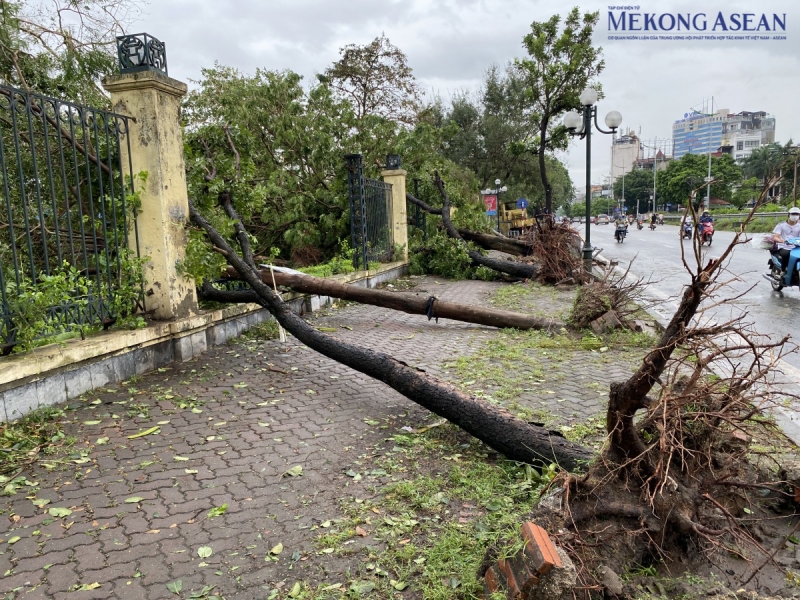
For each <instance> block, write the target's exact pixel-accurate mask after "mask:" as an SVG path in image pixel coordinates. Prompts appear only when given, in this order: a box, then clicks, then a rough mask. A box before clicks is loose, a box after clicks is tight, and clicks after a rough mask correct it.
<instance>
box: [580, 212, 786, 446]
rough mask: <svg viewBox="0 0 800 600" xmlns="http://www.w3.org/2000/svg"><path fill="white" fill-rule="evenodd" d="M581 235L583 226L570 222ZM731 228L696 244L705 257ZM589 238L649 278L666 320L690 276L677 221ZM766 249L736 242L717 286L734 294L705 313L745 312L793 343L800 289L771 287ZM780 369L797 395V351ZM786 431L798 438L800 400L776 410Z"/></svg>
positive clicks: (599, 230)
mask: <svg viewBox="0 0 800 600" xmlns="http://www.w3.org/2000/svg"><path fill="white" fill-rule="evenodd" d="M573 227H575V228H576V229H578V230H579V231H580V233H581V235H583V234H584V232H585V225H583V224H581V225H578V224H574V225H573ZM733 235H734V234H733V233H732V232H729V231H717V232H716V233H715V234H714V241H713V242H712V244H711V246H703V247H702V248H701V249H700V253H701V257H702V259H703V262H705V261H706V260H708V259H709V258H712V257H713V258H716V257H718V256H719V255H720V253H721V252H722V251H723V250H724V249H725V248H727V246H728V244H729V243H730V241H731V240H732V239H733ZM591 243H592V245H593V246H594V247H596V248H597V247H600V248H602V249H603V250H602V252H601V255H602V256H603V257H605V258H607V259H609V260H612V261H616V262H617V263H618V267H619V268H622V269H625V268H628V266H630V269H631V273H632V274H633V275H635V276H636V277H641V278H643V279H645V280H646V281H647V280H649V281H650V285H648V289H647V297H649V298H650V299H652V300H653V302H654V303H655V304H654V307H653V308H654V309H655V311H656V312H657V313H660V314H661V315H663V316H664V317H665V318H666V319H669V318H671V316H672V315H673V314H674V311H675V309H676V308H677V306H678V299H679V296H680V294H681V292H682V288H683V286H685V285H686V284H687V283H688V282H689V281H690V279H691V277H690V275H689V272H688V271H687V270H686V267H685V266H684V265H683V263H682V258H681V248H683V249H684V252H685V253H686V260H687V262H688V263H689V265H690V266H693V265H695V264H696V263H695V259H694V255H693V249H692V243H691V240H683V239H681V237H680V235H679V229H678V227H677V226H676V225H659V226H657V227H656V229H655V230H654V231H651V230H650V229H649V226H647V225H645V227H644V229H642V230H641V231H639V230H637V229H636V225H633V226H631V227H628V235H627V237H626V238H625V241H624V242H623V243H621V244H619V243H617V242H616V241H615V240H614V225H613V224H611V225H591ZM768 259H769V253H768V252H767V251H765V250H758V249H756V248H754V247H753V246H752V245H751V244H749V243H747V244H742V245H740V246H737V247H736V248H735V249H734V251H733V253H732V255H731V257H730V259H729V260H728V262H727V264H726V269H725V272H724V273H723V274H722V276H721V278H720V280H725V281H728V280H729V281H730V283H729V284H728V285H727V286H726V287H725V288H724V289H723V290H721V291H720V294H721V295H722V294H724V296H725V297H727V298H734V297H735V298H736V299H735V300H733V301H732V302H731V303H730V304H729V305H723V306H721V307H715V308H713V309H711V310H709V311H708V312H709V313H710V316H709V318H710V319H712V320H714V321H717V322H724V321H727V320H729V319H730V318H732V317H736V316H740V315H743V316H744V320H745V322H749V323H752V325H753V330H754V331H757V332H758V333H761V334H764V335H768V336H769V337H770V338H771V339H774V340H777V339H780V337H782V336H783V335H784V334H785V333H786V332H789V333H791V334H792V338H793V339H792V340H791V341H790V344H792V343H800V332H797V333H794V332H795V330H796V329H797V328H798V326H800V322H799V321H798V317H800V290H798V288H785V289H784V290H783V291H781V292H775V291H773V290H772V287H771V286H770V284H769V282H768V281H767V280H766V279H764V277H763V276H762V273H766V271H767V260H768ZM779 368H780V371H781V372H782V373H783V374H782V375H781V376H779V379H780V380H782V381H783V382H784V385H785V386H786V387H784V388H783V389H784V390H786V391H787V392H790V393H793V394H800V353H799V352H792V353H789V354H786V355H785V356H784V357H783V359H782V360H781V361H780V363H779ZM776 416H777V417H778V420H779V422H780V423H781V425H782V426H783V428H784V430H785V431H786V432H787V433H788V434H789V435H790V437H792V439H793V440H794V441H795V443H800V403H793V404H792V406H791V407H787V409H785V410H783V411H782V414H778V415H776Z"/></svg>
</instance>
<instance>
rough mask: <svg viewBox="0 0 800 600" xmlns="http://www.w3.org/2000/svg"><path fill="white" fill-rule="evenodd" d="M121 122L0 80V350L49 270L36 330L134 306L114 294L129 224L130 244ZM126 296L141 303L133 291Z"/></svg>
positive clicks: (105, 317)
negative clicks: (54, 293)
mask: <svg viewBox="0 0 800 600" xmlns="http://www.w3.org/2000/svg"><path fill="white" fill-rule="evenodd" d="M127 129H128V117H126V116H124V115H120V114H116V113H113V112H109V111H105V110H100V109H96V108H91V107H88V106H81V105H78V104H74V103H72V102H65V101H62V100H57V99H54V98H49V97H46V96H42V95H39V94H35V93H31V92H27V91H24V90H19V89H15V88H12V87H7V86H0V177H2V195H3V203H2V204H1V205H0V211H1V212H0V352H2V354H8V353H9V352H10V351H11V350H12V349H13V347H14V345H15V344H16V343H17V332H18V330H19V328H20V327H22V326H23V323H22V322H21V321H22V320H23V319H24V318H25V317H24V315H25V313H26V310H27V309H30V308H31V306H30V304H31V303H35V302H37V301H42V298H43V297H46V294H47V288H48V286H50V287H51V289H52V288H53V287H54V286H56V283H57V280H58V281H60V284H59V285H60V286H61V287H60V288H59V289H61V290H62V291H65V293H62V294H61V295H60V297H59V298H58V299H57V300H55V301H54V302H53V303H52V304H50V305H46V306H44V307H43V308H44V316H43V317H42V318H41V319H40V320H39V322H38V324H37V327H38V329H39V330H40V331H39V333H38V335H39V336H40V337H44V336H52V335H54V334H57V333H59V332H65V331H69V330H72V329H74V328H75V327H76V326H81V327H83V326H87V325H104V324H108V323H110V322H113V320H114V319H115V318H116V317H117V314H115V313H116V312H117V311H119V310H120V309H123V310H129V311H133V310H135V308H136V306H127V307H124V308H123V307H120V305H119V302H116V303H115V302H114V299H115V293H116V292H117V289H118V287H119V282H120V280H121V278H122V277H123V275H124V273H123V272H122V269H123V268H124V264H123V263H124V257H125V255H126V249H127V248H128V233H129V231H130V232H132V236H131V237H132V239H133V244H134V246H135V245H136V239H137V238H136V230H135V222H133V206H131V203H130V202H128V199H129V195H128V194H129V193H130V192H131V186H132V181H133V173H132V169H131V165H130V164H126V163H123V160H122V155H123V152H122V148H121V143H128V142H122V141H121V138H124V139H126V140H127V139H128V136H124V133H125V132H126V131H127ZM125 155H126V156H129V155H130V152H127V153H126V154H125ZM133 250H134V251H136V248H134V249H133ZM65 282H66V283H65ZM70 282H73V283H75V287H74V288H72V289H70V288H69V286H70ZM65 285H66V286H67V287H66V288H64V286H65ZM44 302H45V303H46V302H47V301H46V300H45V301H44ZM136 304H138V305H139V306H138V307H139V308H143V305H142V298H141V295H139V298H138V300H137V301H136ZM30 325H31V324H30V323H27V324H26V326H30Z"/></svg>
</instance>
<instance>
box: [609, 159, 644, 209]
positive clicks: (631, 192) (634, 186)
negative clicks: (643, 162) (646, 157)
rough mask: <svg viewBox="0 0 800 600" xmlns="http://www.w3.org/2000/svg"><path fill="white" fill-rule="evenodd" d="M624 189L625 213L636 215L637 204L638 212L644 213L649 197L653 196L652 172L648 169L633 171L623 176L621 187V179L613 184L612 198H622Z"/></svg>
mask: <svg viewBox="0 0 800 600" xmlns="http://www.w3.org/2000/svg"><path fill="white" fill-rule="evenodd" d="M623 187H624V188H625V190H624V191H625V197H624V203H625V209H626V211H627V212H631V213H634V214H635V213H636V203H637V201H638V203H639V212H646V211H647V210H648V207H649V206H650V197H651V196H652V195H653V171H652V170H649V169H633V170H632V171H631V172H630V173H626V174H625V181H624V186H623V179H622V177H619V178H617V180H616V181H615V182H614V197H615V198H623V194H622V192H623Z"/></svg>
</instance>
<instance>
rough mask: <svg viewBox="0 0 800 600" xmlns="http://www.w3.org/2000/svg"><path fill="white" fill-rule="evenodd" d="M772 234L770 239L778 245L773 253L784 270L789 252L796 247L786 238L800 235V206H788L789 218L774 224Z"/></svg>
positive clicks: (787, 262) (787, 263)
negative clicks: (779, 260)
mask: <svg viewBox="0 0 800 600" xmlns="http://www.w3.org/2000/svg"><path fill="white" fill-rule="evenodd" d="M772 234H773V235H772V241H773V242H774V243H775V244H777V246H778V249H777V250H775V251H774V252H773V253H774V254H777V255H778V256H779V257H780V259H781V266H782V267H783V270H784V271H785V270H786V267H787V266H788V265H789V252H790V251H791V250H794V249H795V248H797V246H796V245H794V244H790V243H788V242H787V241H786V240H788V239H789V238H798V237H800V208H797V207H796V206H793V207H792V208H790V209H789V218H787V219H786V220H785V221H782V222H780V223H778V224H777V225H775V229H773V230H772Z"/></svg>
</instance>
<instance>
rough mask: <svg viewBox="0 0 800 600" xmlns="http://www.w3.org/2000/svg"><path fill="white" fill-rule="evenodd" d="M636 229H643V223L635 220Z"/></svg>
mask: <svg viewBox="0 0 800 600" xmlns="http://www.w3.org/2000/svg"><path fill="white" fill-rule="evenodd" d="M636 229H638V230H639V231H641V230H642V229H644V225H643V224H642V222H641V221H636Z"/></svg>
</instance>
